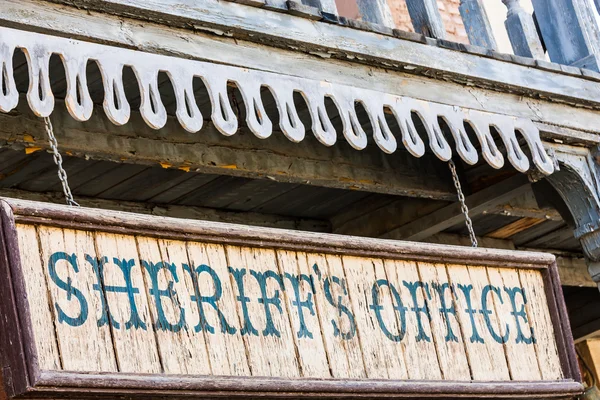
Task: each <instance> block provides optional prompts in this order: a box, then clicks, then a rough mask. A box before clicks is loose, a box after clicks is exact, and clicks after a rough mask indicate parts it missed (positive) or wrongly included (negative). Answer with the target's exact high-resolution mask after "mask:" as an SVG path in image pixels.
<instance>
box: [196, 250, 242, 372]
mask: <svg viewBox="0 0 600 400" xmlns="http://www.w3.org/2000/svg"><path fill="white" fill-rule="evenodd" d="M186 247H187V252H188V258H189V260H190V264H189V266H190V267H191V268H194V269H195V271H194V273H195V274H196V277H195V279H194V278H192V284H194V286H195V285H198V292H197V293H196V291H195V290H194V292H193V293H194V295H195V296H207V297H209V298H210V297H212V296H214V297H216V298H217V299H216V300H215V304H216V309H215V307H211V306H210V304H208V303H207V304H203V303H202V304H201V305H199V307H202V310H203V314H204V318H205V321H206V322H207V323H208V325H210V326H211V327H212V328H213V329H214V331H215V333H214V335H213V334H206V335H205V338H206V343H207V345H208V349H209V357H210V364H211V369H212V373H213V374H215V375H229V376H249V375H250V374H251V372H250V366H249V364H248V358H247V357H246V352H245V351H244V352H241V351H238V349H242V348H244V347H245V344H244V341H243V339H242V337H241V336H240V335H236V334H231V333H232V332H234V330H235V332H236V333H237V332H238V329H237V327H239V326H242V324H241V322H242V321H243V320H241V319H240V316H239V315H238V312H237V309H236V306H235V295H234V288H233V285H232V282H231V280H230V279H218V280H217V279H215V276H214V275H212V273H213V272H214V273H215V274H216V276H217V277H219V276H222V277H225V276H227V275H228V273H229V272H228V271H227V266H228V262H227V255H226V253H225V248H224V247H223V246H221V245H218V244H200V243H193V242H188V243H187V244H186ZM203 266H204V267H203ZM206 267H209V268H210V269H209V268H206ZM198 268H200V269H199V270H198ZM187 275H188V276H189V277H191V275H190V274H187ZM188 276H186V279H188ZM194 281H195V283H194ZM217 282H218V283H219V284H220V289H221V296H218V293H219V291H218V284H217ZM217 309H218V310H219V311H217ZM219 312H220V313H221V314H219ZM205 327H206V326H205Z"/></svg>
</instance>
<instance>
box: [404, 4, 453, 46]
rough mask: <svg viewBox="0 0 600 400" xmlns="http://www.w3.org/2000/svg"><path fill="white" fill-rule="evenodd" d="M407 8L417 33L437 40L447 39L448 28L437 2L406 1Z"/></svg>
mask: <svg viewBox="0 0 600 400" xmlns="http://www.w3.org/2000/svg"><path fill="white" fill-rule="evenodd" d="M406 6H407V7H408V13H409V14H410V19H411V20H412V24H413V27H414V28H415V32H419V33H422V34H424V35H425V36H428V37H432V38H436V39H444V38H446V28H445V27H444V22H443V21H442V16H441V14H440V10H439V8H438V3H437V1H436V0H406Z"/></svg>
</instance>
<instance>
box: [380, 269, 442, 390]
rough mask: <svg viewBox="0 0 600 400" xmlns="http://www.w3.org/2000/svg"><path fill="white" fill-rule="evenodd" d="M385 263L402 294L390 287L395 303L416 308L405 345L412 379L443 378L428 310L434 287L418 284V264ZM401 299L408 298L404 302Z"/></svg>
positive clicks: (408, 315)
mask: <svg viewBox="0 0 600 400" xmlns="http://www.w3.org/2000/svg"><path fill="white" fill-rule="evenodd" d="M384 265H385V269H386V273H387V276H388V279H389V280H390V282H393V283H395V285H394V288H395V290H396V293H398V294H399V296H396V293H394V292H393V290H392V289H391V287H390V290H391V291H392V294H393V297H394V304H395V305H396V307H398V308H402V307H406V310H409V309H410V310H412V311H413V312H407V313H406V315H405V318H406V320H405V323H406V330H405V333H404V340H403V342H404V343H403V348H402V350H403V353H404V358H405V360H406V366H407V370H408V377H409V379H426V380H427V379H433V380H436V379H437V380H439V379H442V378H443V375H442V371H441V367H440V364H439V361H438V357H437V355H436V354H435V351H436V349H435V344H434V343H433V342H432V339H431V335H432V333H431V325H430V323H429V317H428V311H427V310H428V306H427V299H428V298H429V295H428V294H427V292H429V289H430V288H429V287H425V286H424V285H422V284H421V285H420V284H419V283H418V282H421V280H420V277H419V271H418V268H417V263H415V262H411V261H390V260H384ZM429 294H431V293H430V292H429ZM399 299H404V301H403V302H402V304H400V302H399Z"/></svg>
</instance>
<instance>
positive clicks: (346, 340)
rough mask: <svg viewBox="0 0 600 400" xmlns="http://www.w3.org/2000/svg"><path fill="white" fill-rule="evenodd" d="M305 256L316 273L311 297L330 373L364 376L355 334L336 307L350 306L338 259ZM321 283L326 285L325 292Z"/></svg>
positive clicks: (343, 375)
mask: <svg viewBox="0 0 600 400" xmlns="http://www.w3.org/2000/svg"><path fill="white" fill-rule="evenodd" d="M306 258H307V264H308V266H309V267H310V268H311V269H312V270H313V273H314V274H315V275H316V276H317V279H316V282H315V285H316V286H317V287H316V289H317V290H316V294H315V301H316V304H317V314H318V316H319V320H320V322H321V329H322V332H323V339H324V342H325V349H326V351H327V356H328V359H329V365H330V368H331V374H332V376H333V377H334V378H357V379H360V378H366V377H367V375H366V372H365V365H364V361H363V359H362V352H361V350H360V343H359V341H358V337H357V336H356V335H348V334H347V333H348V332H351V329H350V328H351V326H350V323H349V317H348V316H347V314H346V313H345V312H342V311H339V310H338V308H337V307H343V309H344V310H349V308H350V307H351V303H350V300H349V299H348V291H347V287H346V284H345V276H344V269H343V265H342V260H341V258H340V257H339V256H327V255H324V254H307V255H306ZM325 287H328V290H329V293H328V294H326V290H325ZM344 287H345V288H346V290H344ZM332 302H333V303H334V304H335V305H333V304H332ZM335 327H337V330H338V334H337V335H336V328H335ZM342 333H343V335H342Z"/></svg>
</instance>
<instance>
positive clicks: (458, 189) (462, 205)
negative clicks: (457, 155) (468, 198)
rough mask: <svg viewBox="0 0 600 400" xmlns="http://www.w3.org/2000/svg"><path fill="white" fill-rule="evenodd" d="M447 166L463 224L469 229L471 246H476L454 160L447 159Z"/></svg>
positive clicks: (475, 238) (471, 222)
mask: <svg viewBox="0 0 600 400" xmlns="http://www.w3.org/2000/svg"><path fill="white" fill-rule="evenodd" d="M448 167H450V172H452V180H453V181H454V187H455V188H456V193H458V201H459V202H460V209H461V211H462V213H463V214H464V216H465V224H466V225H467V230H468V231H469V237H470V238H471V246H473V247H477V245H478V243H477V237H475V231H474V230H473V221H471V217H469V207H467V204H466V203H465V195H464V194H463V192H462V188H461V186H460V180H458V173H457V172H456V164H454V161H452V160H450V161H448Z"/></svg>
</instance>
